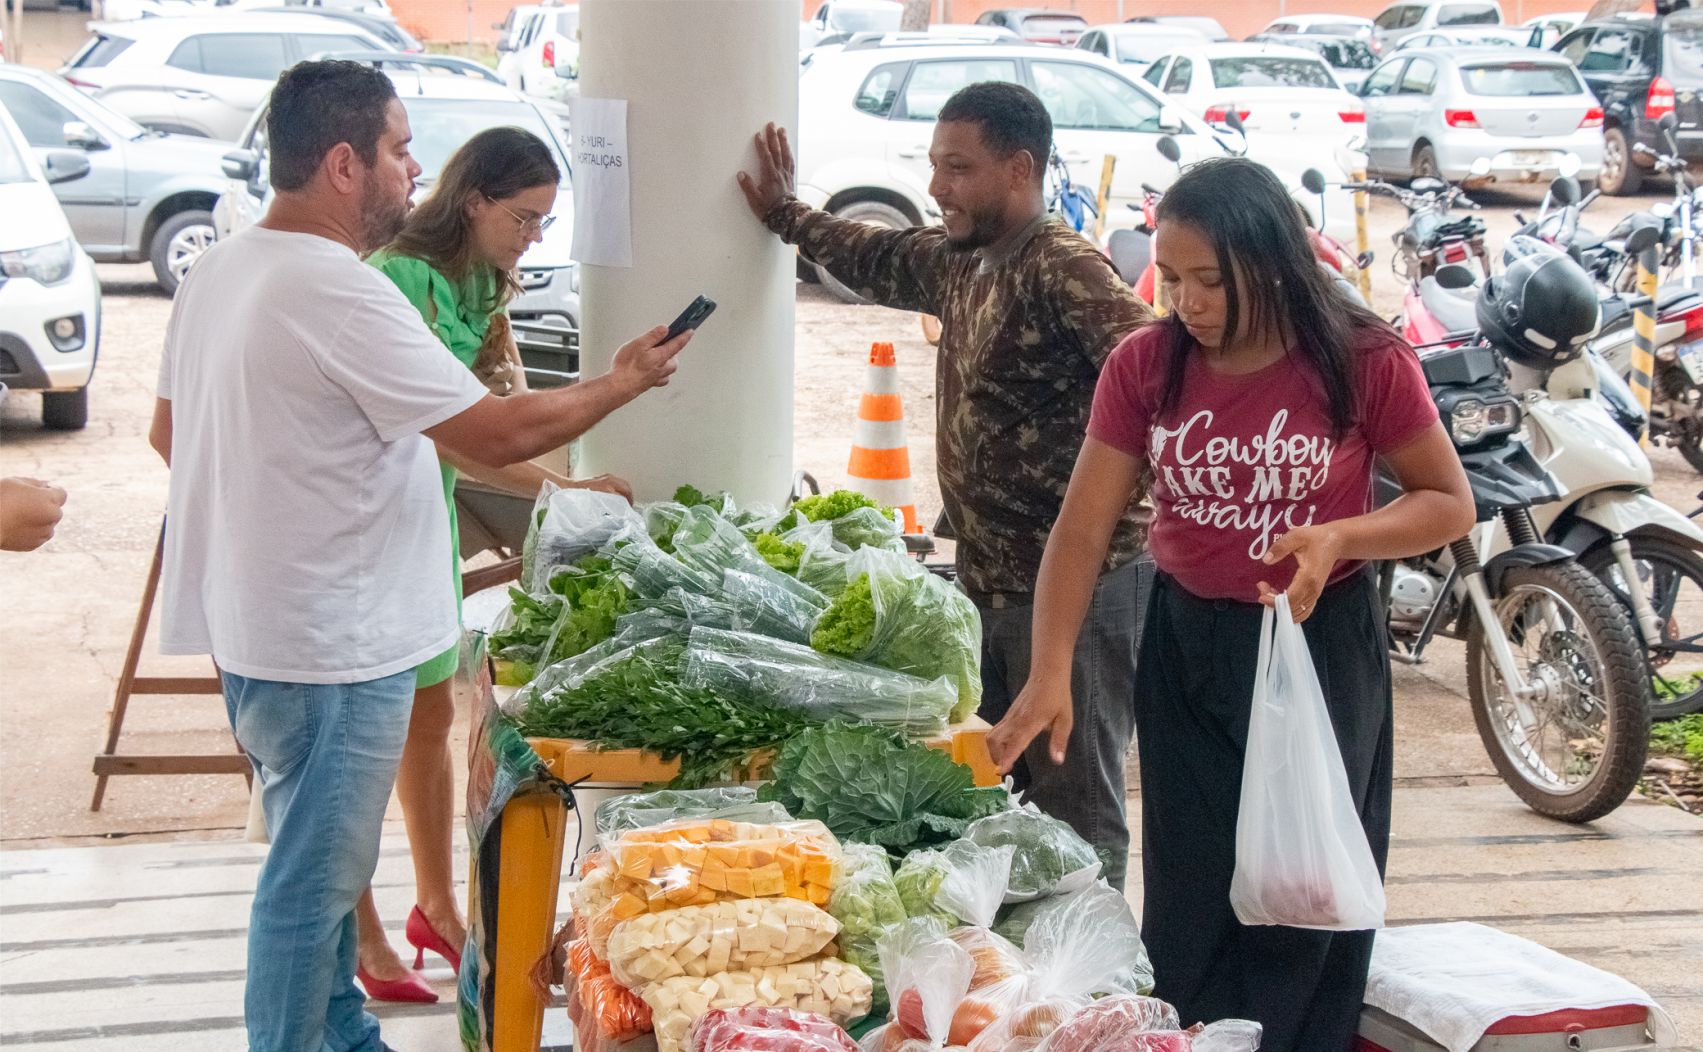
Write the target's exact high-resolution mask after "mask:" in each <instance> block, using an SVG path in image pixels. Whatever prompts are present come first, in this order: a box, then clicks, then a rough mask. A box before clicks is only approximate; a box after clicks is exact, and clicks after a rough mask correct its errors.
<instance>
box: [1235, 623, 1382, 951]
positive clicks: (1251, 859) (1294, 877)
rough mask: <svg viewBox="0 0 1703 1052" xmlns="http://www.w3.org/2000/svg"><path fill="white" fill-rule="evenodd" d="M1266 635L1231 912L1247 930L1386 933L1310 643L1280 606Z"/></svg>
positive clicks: (1374, 870)
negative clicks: (1376, 930) (1257, 926)
mask: <svg viewBox="0 0 1703 1052" xmlns="http://www.w3.org/2000/svg"><path fill="white" fill-rule="evenodd" d="M1276 606H1277V609H1276V610H1275V611H1273V610H1271V609H1269V608H1268V609H1267V610H1266V611H1265V617H1264V619H1263V621H1262V623H1261V628H1260V650H1259V663H1258V664H1257V665H1256V666H1255V671H1254V697H1253V710H1252V713H1251V715H1250V717H1249V721H1248V751H1247V755H1246V757H1245V758H1244V760H1243V764H1242V800H1241V810H1240V811H1239V813H1238V816H1237V820H1236V872H1235V876H1234V877H1233V878H1232V880H1231V883H1230V903H1231V905H1232V906H1233V907H1234V908H1235V910H1236V918H1237V919H1238V920H1240V921H1241V922H1242V923H1243V924H1282V925H1286V926H1289V927H1293V928H1319V929H1324V930H1327V931H1357V930H1361V929H1366V928H1381V927H1383V924H1384V885H1383V881H1382V880H1380V879H1379V877H1378V867H1377V864H1376V863H1375V862H1374V861H1373V859H1372V849H1371V847H1370V846H1369V845H1368V844H1367V842H1366V832H1365V829H1364V828H1363V827H1362V826H1361V825H1360V815H1359V812H1358V810H1357V809H1356V807H1355V806H1354V797H1353V796H1352V795H1351V794H1350V793H1349V789H1348V775H1347V772H1346V771H1345V770H1344V769H1343V765H1342V753H1341V751H1340V750H1339V749H1338V748H1337V744H1336V732H1335V731H1334V730H1333V729H1332V728H1331V722H1330V713H1329V711H1328V710H1327V709H1326V708H1325V698H1324V692H1323V691H1322V690H1321V689H1320V688H1319V679H1318V674H1317V672H1316V671H1315V670H1314V668H1313V659H1312V656H1311V654H1309V653H1308V651H1307V638H1306V636H1305V635H1303V634H1302V632H1301V626H1299V625H1297V624H1295V622H1294V621H1293V620H1292V619H1291V617H1290V614H1289V600H1288V597H1286V596H1282V595H1280V596H1278V597H1277V604H1276Z"/></svg>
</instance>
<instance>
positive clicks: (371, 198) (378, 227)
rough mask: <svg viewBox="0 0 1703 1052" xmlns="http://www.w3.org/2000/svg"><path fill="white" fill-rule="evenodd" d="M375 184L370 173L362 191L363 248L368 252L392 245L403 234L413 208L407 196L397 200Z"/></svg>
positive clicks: (361, 232)
mask: <svg viewBox="0 0 1703 1052" xmlns="http://www.w3.org/2000/svg"><path fill="white" fill-rule="evenodd" d="M374 183H375V180H374V179H373V177H372V175H371V174H370V173H369V174H368V176H367V181H366V185H365V186H364V187H362V189H361V231H360V234H361V248H362V249H363V250H364V251H366V252H372V251H375V250H377V249H380V248H383V247H384V246H385V245H388V244H390V242H391V241H392V240H394V239H395V237H396V235H397V234H400V233H401V232H402V224H403V222H404V221H406V220H407V218H408V209H409V208H411V207H413V206H412V203H411V202H410V201H409V199H408V197H407V196H406V195H403V196H402V197H401V199H400V200H396V199H395V198H394V197H392V196H391V195H390V194H389V193H388V192H386V191H384V190H382V189H380V188H379V187H377V186H375V185H374Z"/></svg>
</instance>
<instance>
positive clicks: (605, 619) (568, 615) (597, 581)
mask: <svg viewBox="0 0 1703 1052" xmlns="http://www.w3.org/2000/svg"><path fill="white" fill-rule="evenodd" d="M550 590H551V591H552V592H555V593H556V594H557V595H560V596H561V597H562V606H561V610H560V612H559V614H558V616H557V618H556V623H555V625H554V634H553V635H552V636H551V637H550V644H549V652H548V653H547V654H545V655H544V658H543V661H542V662H541V664H542V665H553V664H555V663H556V662H558V661H562V660H565V659H567V658H571V657H573V656H574V655H576V654H583V653H584V652H585V651H587V650H589V649H591V648H592V647H594V646H596V645H597V644H599V643H601V642H603V641H604V640H605V639H608V638H609V637H610V636H612V635H614V634H615V621H616V619H617V618H619V617H620V616H621V615H622V614H624V613H626V612H627V583H626V581H624V580H622V578H621V575H620V574H618V573H616V572H615V567H614V564H613V563H611V562H610V561H609V560H608V559H606V558H604V557H603V556H601V555H587V556H584V557H582V558H580V559H578V560H577V561H575V562H574V564H573V565H571V566H564V567H562V568H561V569H560V570H558V571H557V572H556V574H555V575H554V576H553V577H551V578H550Z"/></svg>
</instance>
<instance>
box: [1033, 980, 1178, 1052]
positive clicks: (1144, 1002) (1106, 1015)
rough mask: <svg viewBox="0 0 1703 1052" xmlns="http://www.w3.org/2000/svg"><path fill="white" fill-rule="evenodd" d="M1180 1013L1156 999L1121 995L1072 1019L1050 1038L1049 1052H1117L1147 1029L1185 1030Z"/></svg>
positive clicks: (1083, 1010) (1089, 1008) (1085, 1009)
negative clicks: (1116, 1051) (1126, 1042)
mask: <svg viewBox="0 0 1703 1052" xmlns="http://www.w3.org/2000/svg"><path fill="white" fill-rule="evenodd" d="M1182 1027H1183V1024H1182V1020H1180V1019H1178V1018H1177V1010H1176V1009H1175V1008H1173V1007H1171V1006H1170V1005H1169V1004H1167V1003H1166V1002H1164V1001H1161V1000H1159V999H1158V998H1154V997H1137V996H1134V995H1132V994H1120V995H1117V996H1115V997H1107V998H1103V999H1101V1000H1099V1001H1095V1002H1094V1003H1092V1004H1090V1005H1088V1006H1087V1007H1085V1008H1083V1009H1082V1010H1081V1011H1079V1012H1077V1013H1076V1014H1075V1015H1074V1016H1072V1017H1071V1018H1070V1019H1069V1020H1068V1021H1067V1022H1066V1023H1065V1024H1064V1025H1063V1026H1061V1027H1059V1028H1058V1029H1057V1030H1055V1031H1053V1033H1052V1034H1051V1035H1050V1036H1049V1037H1048V1038H1047V1040H1046V1043H1044V1044H1043V1045H1042V1046H1041V1048H1042V1049H1044V1050H1046V1052H1114V1050H1115V1049H1121V1048H1123V1047H1125V1045H1124V1042H1125V1041H1127V1040H1128V1039H1129V1038H1130V1037H1132V1036H1133V1035H1135V1034H1138V1033H1140V1032H1142V1031H1146V1030H1181V1029H1182Z"/></svg>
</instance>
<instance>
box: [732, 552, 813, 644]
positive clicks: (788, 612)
mask: <svg viewBox="0 0 1703 1052" xmlns="http://www.w3.org/2000/svg"><path fill="white" fill-rule="evenodd" d="M785 579H786V580H791V578H785ZM721 586H722V591H723V592H725V593H726V595H727V603H728V606H729V607H731V608H732V610H733V627H734V628H736V629H738V630H739V631H741V632H755V633H757V634H758V635H762V636H773V637H774V638H776V639H784V640H786V641H787V642H789V643H798V644H801V645H802V644H807V643H809V642H810V630H811V628H812V627H814V626H815V624H816V619H817V618H818V617H821V616H822V611H824V610H826V609H828V597H827V596H825V595H823V594H822V593H820V592H818V591H816V589H814V588H811V587H810V586H809V585H806V584H800V583H799V582H797V581H792V587H791V588H788V587H785V586H783V585H779V584H777V583H775V581H774V580H773V579H772V578H770V577H767V576H759V575H757V574H751V573H746V572H744V571H743V570H728V571H726V572H725V573H723V574H722V581H721ZM800 589H803V590H804V591H805V593H807V594H800V592H799V590H800Z"/></svg>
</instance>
